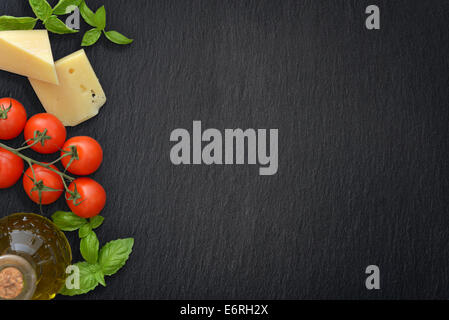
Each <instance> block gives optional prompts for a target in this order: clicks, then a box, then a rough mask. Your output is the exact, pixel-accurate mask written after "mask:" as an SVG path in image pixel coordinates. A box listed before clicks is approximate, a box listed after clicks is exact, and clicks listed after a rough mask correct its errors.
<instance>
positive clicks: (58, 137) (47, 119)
mask: <svg viewBox="0 0 449 320" xmlns="http://www.w3.org/2000/svg"><path fill="white" fill-rule="evenodd" d="M45 129H47V132H46V136H48V137H50V138H49V139H48V140H45V142H44V145H42V143H40V142H39V143H37V144H35V145H34V146H32V147H31V149H33V150H34V151H36V152H39V153H43V154H50V153H55V152H57V151H59V150H60V149H61V148H62V146H63V145H64V142H65V139H66V137H67V131H66V129H65V127H64V125H63V124H62V122H61V121H60V120H59V119H58V118H56V117H55V116H54V115H52V114H50V113H39V114H36V115H35V116H33V117H31V118H30V120H28V122H27V124H26V125H25V132H24V134H25V140H26V141H27V144H28V145H30V144H32V143H33V142H34V141H33V140H30V139H33V138H34V136H35V134H36V133H37V132H40V133H43V132H44V130H45Z"/></svg>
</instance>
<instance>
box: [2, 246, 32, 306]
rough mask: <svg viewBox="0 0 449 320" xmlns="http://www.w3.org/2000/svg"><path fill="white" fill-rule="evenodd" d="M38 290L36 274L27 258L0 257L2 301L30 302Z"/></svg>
mask: <svg viewBox="0 0 449 320" xmlns="http://www.w3.org/2000/svg"><path fill="white" fill-rule="evenodd" d="M35 290H36V272H35V270H34V268H33V267H32V266H31V264H30V263H29V262H28V260H26V259H25V258H23V257H21V256H18V255H13V254H7V255H3V256H0V300H30V299H31V298H32V297H33V295H34V291H35Z"/></svg>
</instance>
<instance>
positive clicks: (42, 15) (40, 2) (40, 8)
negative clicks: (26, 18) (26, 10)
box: [28, 0, 52, 22]
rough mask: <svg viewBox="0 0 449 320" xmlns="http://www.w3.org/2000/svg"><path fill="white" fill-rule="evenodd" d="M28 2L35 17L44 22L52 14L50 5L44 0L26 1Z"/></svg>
mask: <svg viewBox="0 0 449 320" xmlns="http://www.w3.org/2000/svg"><path fill="white" fill-rule="evenodd" d="M28 1H29V3H30V6H31V9H33V12H34V14H35V15H36V17H38V18H39V19H41V20H42V21H44V22H45V21H47V19H48V18H50V16H51V14H52V9H51V6H50V4H49V3H48V2H47V1H46V0H28Z"/></svg>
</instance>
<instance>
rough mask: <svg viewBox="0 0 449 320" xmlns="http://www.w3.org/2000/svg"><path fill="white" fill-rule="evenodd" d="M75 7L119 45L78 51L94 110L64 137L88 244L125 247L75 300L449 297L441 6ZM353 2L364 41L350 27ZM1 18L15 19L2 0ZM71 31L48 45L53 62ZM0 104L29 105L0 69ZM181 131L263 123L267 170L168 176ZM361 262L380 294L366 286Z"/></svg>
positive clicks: (34, 104)
mask: <svg viewBox="0 0 449 320" xmlns="http://www.w3.org/2000/svg"><path fill="white" fill-rule="evenodd" d="M54 2H55V1H53V3H54ZM88 3H89V4H90V6H91V7H93V8H98V7H99V6H100V5H101V4H102V3H104V4H105V5H106V9H107V17H108V27H110V28H111V29H116V30H119V31H121V32H123V33H125V34H126V35H129V36H130V37H134V38H135V39H136V41H135V43H134V44H132V45H131V46H124V47H120V46H117V45H113V44H111V43H109V42H107V41H106V40H105V39H102V40H100V42H99V43H98V44H97V45H95V46H94V47H91V48H87V49H86V51H87V55H88V56H89V58H90V60H91V63H92V64H93V66H94V69H95V70H96V72H97V74H98V76H99V78H100V80H101V83H102V85H103V87H104V89H105V91H106V93H107V96H108V102H107V104H106V105H105V106H104V107H103V109H102V110H101V113H100V114H99V116H97V117H96V118H94V119H92V120H90V121H88V122H86V123H84V124H82V125H80V126H78V127H76V128H69V130H68V133H69V136H76V135H90V136H92V137H94V138H96V139H98V140H99V141H100V142H101V144H102V146H103V147H104V151H105V161H104V164H103V166H102V168H101V169H100V170H99V171H98V172H97V173H95V174H94V176H93V177H94V178H95V179H96V180H98V181H100V182H101V183H102V184H103V185H104V187H105V189H106V190H107V192H108V203H107V206H106V208H105V210H104V212H103V214H104V216H105V217H106V222H105V224H104V225H103V226H102V227H101V229H100V230H99V231H98V236H99V238H100V241H101V242H102V243H105V242H106V241H109V240H112V239H116V238H119V237H128V236H133V237H135V239H136V244H135V248H134V252H133V254H132V256H131V258H130V260H129V262H128V264H127V265H126V267H125V268H123V269H122V270H121V271H120V272H119V273H118V274H117V275H116V276H114V277H111V278H108V279H107V284H108V286H107V288H102V287H99V288H97V289H96V290H95V291H94V292H91V293H89V294H87V295H85V296H81V297H80V298H82V299H230V298H233V299H246V298H248V299H301V298H307V299H315V298H326V299H327V298H331V299H340V298H344V299H346V298H349V299H353V298H368V299H378V298H387V299H390V298H412V299H415V298H426V299H427V298H448V297H449V281H448V280H449V279H448V272H449V267H448V262H449V250H448V242H449V220H448V212H447V208H448V205H449V196H448V192H449V180H448V174H449V172H448V158H449V152H448V150H449V149H448V141H449V130H448V122H449V111H448V110H449V106H448V100H449V90H448V88H449V73H448V66H449V31H448V21H449V19H448V18H449V2H448V1H444V0H442V1H424V0H423V1H412V0H408V1H404V0H394V1H393V0H391V1H382V0H376V1H372V0H370V1H365V0H357V1H356V0H352V1H350V0H346V1H331V0H328V1H325V0H320V1H318V0H303V1H299V0H295V1H288V0H284V1H274V0H273V1H263V0H243V1H242V0H232V1H230V0H195V1H186V0H183V1H181V0H178V1H172V0H151V1H137V0H133V1H131V0H114V1H106V0H102V1H93V0H89V1H88ZM370 4H377V5H378V6H379V7H380V9H381V18H382V20H381V27H382V29H381V30H380V31H368V30H366V28H365V25H364V23H365V18H366V15H365V13H364V12H365V8H366V6H368V5H370ZM0 14H9V15H16V16H20V15H30V14H31V10H30V8H29V7H28V4H27V1H25V0H24V1H17V0H3V1H1V2H0ZM86 29H87V27H86V25H83V30H86ZM81 36H82V35H81V34H77V35H67V36H57V35H52V36H51V41H52V46H53V51H54V56H55V59H59V58H61V57H63V56H65V55H67V54H69V53H71V52H73V51H75V50H78V49H79V48H80V42H81ZM0 95H2V96H7V95H12V96H13V97H16V98H18V99H20V100H21V101H22V102H23V103H24V105H25V106H26V109H27V111H28V112H29V114H30V115H31V114H35V113H39V112H42V111H43V109H42V106H41V105H40V103H39V101H38V99H37V98H36V96H35V94H34V92H33V90H32V88H31V86H30V85H29V83H28V82H27V80H26V79H24V78H22V77H20V76H16V75H11V74H7V73H5V72H2V73H1V74H0ZM193 120H201V121H202V122H203V127H206V128H207V127H208V128H211V127H212V128H218V129H220V130H223V129H225V128H239V127H240V128H279V135H280V136H279V148H280V151H279V152H280V153H279V157H280V158H279V166H280V167H279V172H278V174H277V175H276V176H271V177H270V176H269V177H267V176H265V177H262V176H259V175H258V168H257V167H256V166H212V167H208V166H184V167H176V166H174V165H172V164H171V162H170V159H169V152H170V148H171V146H172V143H170V142H169V136H170V133H171V131H172V130H173V129H175V128H178V127H183V128H191V126H192V121H193ZM20 140H21V139H18V140H17V141H15V142H14V143H15V144H19V143H20ZM39 159H44V160H45V159H48V158H42V157H39ZM0 199H1V203H2V205H1V215H2V216H3V215H7V214H10V213H13V212H17V211H38V207H37V206H35V205H34V204H33V203H32V202H31V201H30V200H28V199H27V197H26V195H25V194H24V192H23V190H22V188H21V186H20V185H17V186H16V187H15V188H12V189H10V190H6V191H1V193H0ZM57 209H66V205H65V203H64V201H63V200H61V201H59V202H58V203H57V204H55V205H52V206H50V207H48V208H45V212H46V215H48V216H49V215H50V214H51V213H52V212H54V211H55V210H57ZM69 239H70V241H71V243H72V246H73V251H74V261H77V260H79V259H80V254H79V253H78V251H79V250H78V240H77V238H76V235H74V234H71V235H69ZM370 264H377V265H379V266H380V269H381V287H382V289H381V290H380V291H368V290H366V289H365V285H364V281H365V277H366V275H365V274H364V270H365V268H366V266H367V265H370Z"/></svg>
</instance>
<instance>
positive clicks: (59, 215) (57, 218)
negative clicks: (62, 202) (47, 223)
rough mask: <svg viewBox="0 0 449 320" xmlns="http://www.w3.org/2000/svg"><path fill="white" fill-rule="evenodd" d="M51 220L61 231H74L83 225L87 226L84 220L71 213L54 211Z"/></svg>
mask: <svg viewBox="0 0 449 320" xmlns="http://www.w3.org/2000/svg"><path fill="white" fill-rule="evenodd" d="M51 219H52V220H53V223H54V224H55V225H56V226H57V227H58V228H59V229H61V230H63V231H75V230H78V229H79V228H81V227H83V226H84V225H89V224H88V223H87V221H86V219H83V218H80V217H78V216H77V215H75V214H74V213H72V212H64V211H56V212H55V213H53V215H52V216H51Z"/></svg>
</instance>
